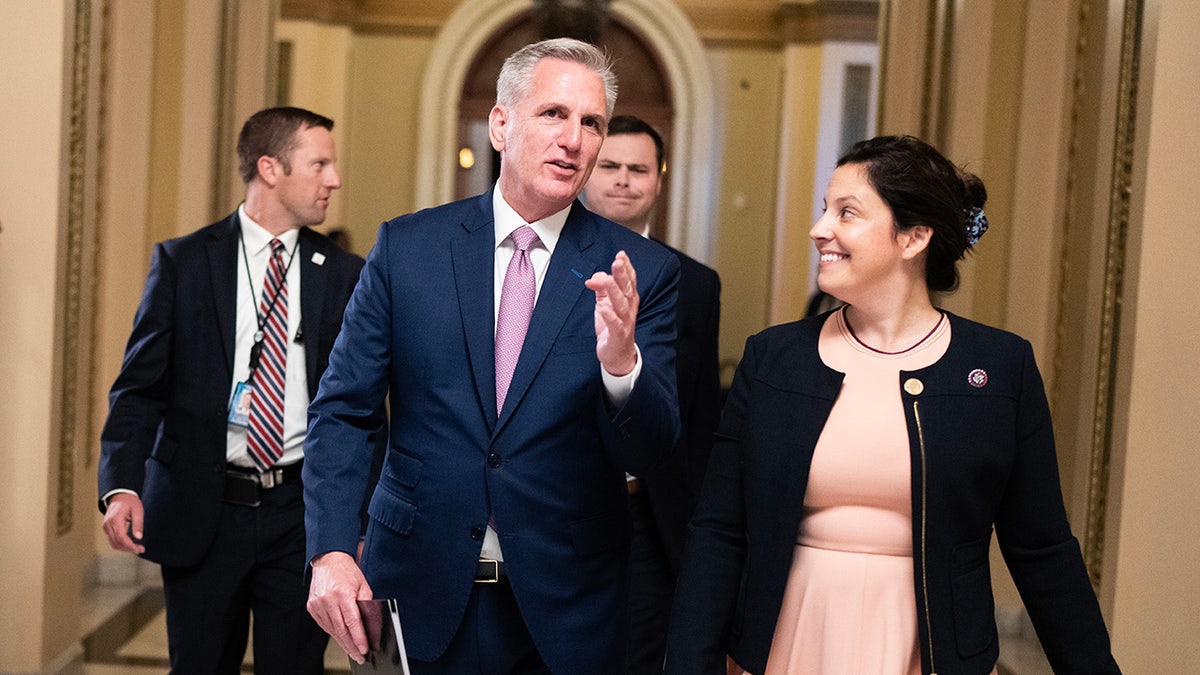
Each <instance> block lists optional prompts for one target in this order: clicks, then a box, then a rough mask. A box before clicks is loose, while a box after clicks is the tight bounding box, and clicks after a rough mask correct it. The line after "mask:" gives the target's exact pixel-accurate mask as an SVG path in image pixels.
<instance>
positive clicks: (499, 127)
mask: <svg viewBox="0 0 1200 675" xmlns="http://www.w3.org/2000/svg"><path fill="white" fill-rule="evenodd" d="M488 137H489V138H490V139H491V141H492V148H494V149H495V150H496V152H504V141H505V140H506V138H507V137H508V108H505V107H504V106H502V105H500V104H499V103H497V104H496V105H494V106H492V112H490V113H488Z"/></svg>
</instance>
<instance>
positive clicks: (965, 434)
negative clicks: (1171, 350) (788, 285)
mask: <svg viewBox="0 0 1200 675" xmlns="http://www.w3.org/2000/svg"><path fill="white" fill-rule="evenodd" d="M828 316H829V315H828V314H824V315H821V316H819V317H814V318H811V319H806V320H804V321H801V322H797V323H790V324H784V325H782V326H776V327H774V328H769V329H767V330H765V331H763V332H762V333H759V334H758V335H755V336H753V337H751V338H750V339H749V340H747V342H746V351H745V354H744V356H743V357H742V361H741V364H740V365H739V366H738V371H737V375H736V376H735V377H734V382H733V388H732V390H731V391H730V394H729V400H728V402H727V403H726V405H725V410H724V412H723V414H722V417H721V426H720V431H719V432H718V434H717V443H716V445H715V446H714V448H713V454H712V458H711V466H710V471H709V474H708V477H707V479H706V482H705V485H704V489H703V492H702V495H701V499H700V505H699V506H698V507H697V509H696V515H695V518H694V519H693V521H692V525H691V538H690V539H689V540H688V546H687V554H686V556H685V560H684V570H683V573H682V575H681V576H680V579H679V586H678V588H677V590H676V594H675V608H674V610H673V612H672V617H671V629H670V636H669V642H668V648H667V660H666V672H667V673H670V674H679V675H700V674H704V673H709V674H717V673H722V674H723V673H725V654H726V653H728V654H730V655H731V656H732V657H733V658H734V660H735V661H736V662H737V663H738V664H739V665H741V666H743V667H744V668H746V669H747V670H749V671H750V672H755V673H758V672H762V671H763V668H764V667H765V665H766V660H767V655H768V653H769V652H770V648H771V639H772V636H773V634H774V630H775V622H776V618H777V617H778V616H779V611H780V608H781V606H782V602H783V596H784V590H785V588H786V586H787V579H788V572H789V569H790V568H791V563H792V554H793V551H794V550H795V543H796V533H797V532H798V531H799V526H800V519H801V515H802V508H803V505H804V493H805V488H806V486H807V482H808V472H809V465H810V462H811V460H812V453H813V449H814V448H815V446H816V442H817V439H818V437H819V436H820V434H821V430H822V429H823V428H824V426H825V421H826V419H827V418H828V416H829V412H830V411H831V410H832V409H833V404H834V401H835V400H836V399H837V396H838V392H839V391H840V389H841V383H842V378H843V375H842V373H839V372H837V371H835V370H833V369H831V368H829V367H828V366H826V365H825V364H824V363H823V362H822V361H821V357H820V355H819V354H818V351H817V345H818V336H819V335H820V331H821V326H822V324H823V323H824V322H825V320H826V318H827V317H828ZM948 316H949V318H950V325H951V330H952V336H951V341H950V346H949V348H948V349H947V351H946V353H945V355H943V356H942V358H941V359H939V360H938V361H937V362H936V363H934V364H932V365H931V366H929V367H927V368H923V369H920V370H917V371H911V372H902V373H900V377H899V378H898V380H897V382H896V386H897V387H901V386H902V383H905V382H907V381H908V380H909V379H910V378H913V379H917V380H919V381H920V382H921V383H922V387H905V388H902V389H901V399H902V401H903V405H904V414H905V420H906V423H907V427H908V440H909V447H910V452H911V456H912V465H913V468H912V478H913V486H912V495H913V505H912V509H913V520H914V527H913V586H914V589H915V594H916V600H917V602H916V605H917V607H916V611H917V626H918V631H919V638H920V643H921V645H920V648H921V660H922V668H923V672H926V673H929V672H943V673H980V674H981V675H982V674H983V673H988V672H991V669H992V667H993V666H994V665H995V663H996V659H997V657H998V655H999V642H998V639H997V632H996V623H995V617H994V614H993V600H992V589H991V573H990V571H989V558H988V549H989V545H990V542H991V537H992V531H993V527H994V528H995V533H996V537H997V539H998V541H999V543H1000V550H1001V552H1002V553H1003V554H1004V559H1005V562H1006V563H1007V565H1008V569H1009V572H1010V573H1011V574H1012V577H1013V580H1014V581H1015V582H1016V585H1017V589H1018V590H1019V591H1020V593H1021V597H1022V599H1023V600H1024V602H1025V607H1026V609H1027V610H1028V611H1029V616H1030V618H1031V619H1032V621H1033V625H1034V627H1035V628H1036V629H1037V634H1038V638H1039V639H1040V640H1041V643H1042V647H1043V648H1044V649H1045V650H1046V655H1047V657H1048V658H1049V660H1050V664H1051V665H1052V666H1053V667H1054V670H1055V672H1058V673H1081V674H1082V673H1088V674H1092V673H1096V674H1099V673H1117V672H1119V671H1118V670H1117V665H1116V663H1115V662H1114V661H1113V657H1112V654H1111V651H1110V646H1109V639H1108V632H1107V630H1106V629H1105V627H1104V619H1103V618H1102V616H1101V614H1100V607H1099V604H1098V603H1097V602H1096V595H1095V593H1094V592H1093V590H1092V587H1091V584H1090V583H1089V581H1088V576H1087V570H1086V568H1085V567H1084V565H1083V558H1082V556H1081V555H1080V551H1079V543H1078V542H1077V541H1076V540H1075V537H1074V536H1072V535H1071V529H1070V527H1069V525H1068V524H1067V514H1066V509H1065V508H1064V506H1063V500H1062V493H1061V490H1060V487H1059V482H1058V464H1057V460H1056V458H1055V451H1054V436H1053V432H1052V429H1051V424H1050V410H1049V406H1048V405H1047V404H1046V396H1045V393H1044V392H1043V389H1042V380H1041V376H1040V375H1039V374H1038V370H1037V366H1036V364H1035V363H1034V359H1033V349H1032V348H1031V346H1030V345H1029V343H1028V342H1026V341H1025V340H1023V339H1021V338H1019V337H1018V336H1016V335H1013V334H1012V333H1006V332H1004V331H1001V330H997V329H995V328H990V327H988V326H984V325H982V324H978V323H975V322H973V321H968V320H966V319H962V318H960V317H957V316H954V315H948ZM980 372H982V373H986V378H983V379H985V381H983V382H982V383H981V381H980V378H979V374H980ZM864 422H865V423H869V420H864Z"/></svg>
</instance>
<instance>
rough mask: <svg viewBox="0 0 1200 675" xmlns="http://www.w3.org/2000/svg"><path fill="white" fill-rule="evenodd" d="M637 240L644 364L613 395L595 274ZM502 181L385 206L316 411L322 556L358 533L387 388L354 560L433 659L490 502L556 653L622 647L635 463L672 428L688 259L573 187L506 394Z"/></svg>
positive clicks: (310, 527) (660, 451)
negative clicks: (606, 389)
mask: <svg viewBox="0 0 1200 675" xmlns="http://www.w3.org/2000/svg"><path fill="white" fill-rule="evenodd" d="M622 249H624V250H625V251H626V252H627V253H628V255H629V258H630V260H631V261H632V262H633V265H634V267H635V269H636V270H637V281H638V292H639V294H640V309H639V313H638V321H637V329H636V335H635V338H636V340H637V343H638V347H639V349H640V350H641V355H642V370H641V375H640V377H639V379H638V380H637V384H636V386H635V387H634V388H633V391H632V393H631V394H630V396H629V399H628V400H627V401H626V403H625V404H624V406H622V407H621V408H620V409H619V410H612V409H610V407H609V406H608V405H607V404H606V402H605V396H604V393H603V385H602V381H601V375H600V363H599V361H598V360H597V358H596V333H595V325H594V316H593V313H594V307H595V295H594V294H593V293H592V291H590V290H588V289H587V288H586V287H585V286H584V281H585V280H586V279H588V278H590V277H591V275H592V273H593V272H595V271H597V270H608V269H609V268H610V266H611V264H612V260H613V258H614V256H615V255H616V253H617V251H618V250H622ZM494 259H495V235H494V220H493V213H492V194H491V192H488V193H486V194H484V195H480V196H477V197H473V198H470V199H466V200H462V201H459V202H454V203H451V204H447V205H443V206H440V207H437V208H434V209H428V210H425V211H421V212H419V213H416V214H411V215H407V216H402V217H400V218H396V219H394V220H391V221H388V222H386V223H384V224H383V225H382V226H381V227H380V230H379V236H378V239H377V241H376V243H375V247H374V248H373V249H372V251H371V254H370V255H369V256H368V257H367V264H366V267H365V269H364V270H363V276H362V281H361V282H360V283H359V287H358V289H357V290H356V291H355V293H354V297H353V298H352V299H351V300H350V305H349V307H348V308H347V310H346V320H345V325H344V326H343V330H342V333H341V335H340V336H339V337H338V341H337V344H336V345H335V347H334V350H333V354H332V355H331V357H330V368H329V370H328V371H327V372H326V374H325V377H324V379H323V380H322V382H321V389H320V393H319V394H318V396H317V399H316V400H315V401H314V402H313V404H312V406H311V408H310V412H309V418H310V428H309V435H308V441H307V444H306V446H305V456H306V459H305V465H304V485H305V504H306V509H307V513H306V527H307V531H308V553H309V559H310V560H311V559H312V557H314V556H316V555H319V554H322V553H325V552H329V551H343V552H346V553H351V554H352V553H353V552H354V548H355V545H356V544H357V531H358V528H357V511H356V509H355V508H354V505H353V504H351V503H348V502H347V500H345V498H344V496H345V495H346V494H356V493H357V492H358V491H359V490H361V489H362V486H364V485H365V484H366V482H367V481H368V480H369V476H368V468H367V465H368V463H369V461H368V460H369V457H368V453H369V449H368V443H367V442H366V435H367V427H366V425H365V424H364V419H365V415H366V413H367V411H369V410H370V409H371V408H372V407H373V406H374V405H375V404H376V403H377V402H378V401H381V400H383V398H384V397H385V396H388V397H389V400H390V404H391V430H390V433H391V445H390V448H389V451H388V453H387V457H386V459H385V462H384V466H383V470H382V472H381V475H380V476H379V482H378V485H377V487H376V488H375V490H374V494H373V496H372V497H371V501H370V504H369V507H368V513H369V516H370V520H369V524H368V526H367V532H366V540H365V543H364V548H363V554H362V555H363V559H362V562H361V566H362V570H363V573H364V574H365V576H366V578H367V581H368V583H370V585H371V588H372V590H373V592H374V595H375V596H376V597H394V598H397V599H398V600H399V605H400V617H401V620H402V621H403V622H404V635H405V642H406V644H407V649H408V654H409V656H410V657H412V658H414V659H417V660H421V661H432V660H435V659H436V658H438V657H439V656H440V655H441V654H443V653H444V651H445V650H446V648H447V646H448V645H449V643H450V640H451V638H452V637H453V636H454V633H455V630H456V629H457V628H458V626H459V624H460V622H461V620H462V616H463V612H464V609H465V607H466V605H467V600H468V598H469V596H470V594H471V590H472V587H473V583H474V581H473V579H474V573H475V567H476V561H477V559H478V558H479V554H480V549H481V546H482V539H483V536H484V531H485V527H486V525H487V519H488V510H489V503H490V507H491V511H492V512H493V513H494V515H495V519H496V523H497V531H498V532H499V535H500V542H501V546H502V548H503V551H504V558H505V567H506V570H507V573H508V575H509V578H510V581H511V583H512V589H513V592H514V594H515V595H516V598H517V601H518V603H519V604H520V607H521V614H522V616H523V618H524V619H525V622H526V624H527V626H528V628H529V632H530V634H531V635H532V637H533V640H534V642H535V644H536V645H537V648H538V651H539V653H540V654H541V656H542V658H543V659H544V661H545V663H546V664H547V665H548V666H549V667H550V669H551V670H553V671H555V672H571V673H611V672H616V671H617V670H620V669H621V668H622V667H623V664H624V658H625V657H624V653H625V642H626V641H627V636H626V633H627V626H626V622H625V621H624V620H623V618H622V617H623V616H624V608H625V596H626V590H627V585H628V579H627V576H628V557H629V556H628V550H629V539H630V522H629V513H628V507H627V495H626V490H625V476H624V472H625V471H629V472H631V473H633V474H635V475H636V474H641V473H647V472H649V471H652V470H653V469H654V468H655V467H656V465H657V464H658V463H659V462H660V461H662V459H663V458H664V457H665V455H666V452H667V450H668V449H669V448H671V446H672V445H673V444H674V443H675V440H676V437H677V435H678V426H679V425H678V413H677V404H676V394H675V369H674V349H673V347H672V342H673V340H674V336H675V296H676V284H677V283H678V281H677V280H678V275H679V263H678V261H677V260H676V259H675V256H673V255H671V253H670V252H669V251H667V250H666V249H665V248H663V247H662V246H660V245H658V244H656V243H654V242H652V241H649V240H646V239H644V238H643V237H640V236H638V235H636V234H634V233H632V232H630V231H628V230H626V229H625V228H622V227H620V226H618V225H615V224H613V223H610V222H608V221H606V220H604V219H602V218H600V217H598V216H595V215H594V214H592V213H591V212H589V211H587V210H586V209H584V208H583V206H582V205H581V204H580V203H579V202H578V201H577V202H575V203H574V204H573V206H572V207H571V211H570V214H569V215H568V217H567V220H566V224H565V225H564V227H563V230H562V234H561V237H560V239H559V241H558V244H557V246H556V247H555V250H554V253H553V255H552V256H551V259H550V263H549V267H548V268H547V270H546V274H545V277H544V280H543V282H542V286H541V289H540V292H539V295H538V299H537V304H536V306H535V307H534V311H533V316H532V318H531V320H530V325H529V331H528V333H527V334H526V337H525V343H524V346H523V349H522V351H521V356H520V358H519V360H518V362H517V366H516V370H515V372H514V374H513V380H512V385H511V388H510V389H509V393H508V397H507V399H506V402H505V409H504V411H503V413H502V414H500V415H497V413H496V394H495V357H494V350H495V342H494V314H495V311H494V302H495V296H494V290H493V287H494Z"/></svg>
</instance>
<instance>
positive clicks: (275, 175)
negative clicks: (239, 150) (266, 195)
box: [258, 155, 283, 187]
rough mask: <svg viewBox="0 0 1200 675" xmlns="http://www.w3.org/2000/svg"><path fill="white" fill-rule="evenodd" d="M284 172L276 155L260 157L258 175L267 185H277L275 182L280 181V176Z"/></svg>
mask: <svg viewBox="0 0 1200 675" xmlns="http://www.w3.org/2000/svg"><path fill="white" fill-rule="evenodd" d="M282 173H283V166H281V165H280V164H279V161H278V160H277V159H275V158H274V157H269V156H267V155H263V156H262V157H259V158H258V176H259V178H262V180H263V182H264V183H266V184H267V185H270V186H271V187H275V183H277V182H279V176H280V174H282Z"/></svg>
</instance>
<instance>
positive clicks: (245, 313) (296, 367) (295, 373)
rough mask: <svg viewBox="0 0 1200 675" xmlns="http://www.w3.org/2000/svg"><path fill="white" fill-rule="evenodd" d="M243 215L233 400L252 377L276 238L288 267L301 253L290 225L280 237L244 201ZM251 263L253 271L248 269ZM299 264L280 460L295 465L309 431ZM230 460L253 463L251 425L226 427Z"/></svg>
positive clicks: (291, 292) (291, 270)
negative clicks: (249, 440) (249, 444)
mask: <svg viewBox="0 0 1200 675" xmlns="http://www.w3.org/2000/svg"><path fill="white" fill-rule="evenodd" d="M238 219H239V221H240V223H241V241H240V242H239V244H238V251H237V257H238V260H237V304H236V305H234V307H235V308H236V312H235V314H236V316H237V319H236V324H235V326H236V328H235V329H234V330H235V332H234V350H233V382H231V383H230V385H229V396H230V398H231V399H232V397H233V392H234V389H236V388H237V384H238V383H239V382H245V381H246V378H248V377H249V376H250V347H251V346H252V345H253V344H254V334H255V333H256V332H257V331H258V311H259V305H260V304H261V302H262V290H263V282H264V281H265V279H266V275H267V264H268V263H269V262H270V260H271V240H272V239H279V241H281V242H283V246H284V248H285V249H286V250H287V252H286V253H284V256H283V258H284V264H285V265H286V264H287V263H288V261H289V260H290V257H291V256H293V255H297V256H298V255H299V254H300V250H299V248H298V247H297V242H298V241H299V238H300V231H299V230H297V229H294V228H293V229H289V230H287V231H286V232H284V233H282V234H280V235H279V236H278V237H276V236H275V235H273V234H271V233H270V232H268V231H267V230H265V229H263V227H262V226H261V225H259V224H258V223H256V222H254V219H252V218H251V217H250V216H249V215H248V214H247V213H246V205H245V204H242V205H241V206H239V207H238ZM243 251H244V253H245V254H244V255H243ZM247 263H248V264H249V274H247V272H246V268H247ZM300 267H301V260H299V259H297V260H296V261H295V262H293V263H292V264H291V265H290V266H289V267H288V271H287V291H288V325H287V335H288V341H287V372H286V376H285V377H286V380H285V383H284V399H283V456H282V457H280V458H279V461H278V462H277V464H278V465H279V466H283V465H286V464H292V463H294V462H297V461H299V460H300V459H301V458H302V457H304V435H305V433H306V432H307V430H308V404H309V400H308V368H307V359H306V357H305V354H304V345H303V344H302V343H299V342H296V334H297V333H298V332H299V331H300V320H301V310H300ZM252 282H253V283H252ZM310 339H316V337H315V336H313V337H312V338H310ZM225 459H226V460H227V461H228V462H229V463H231V464H237V465H238V466H245V467H253V466H254V463H253V461H252V460H251V459H250V455H249V454H248V451H247V450H246V427H242V426H237V425H234V424H229V425H226V430H225Z"/></svg>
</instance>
